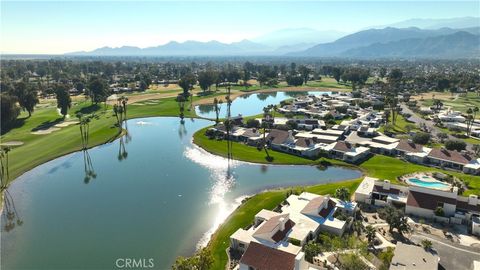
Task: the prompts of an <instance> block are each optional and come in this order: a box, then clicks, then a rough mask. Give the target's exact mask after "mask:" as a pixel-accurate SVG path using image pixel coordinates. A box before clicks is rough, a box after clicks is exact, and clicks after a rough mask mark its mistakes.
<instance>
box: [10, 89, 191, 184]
mask: <svg viewBox="0 0 480 270" xmlns="http://www.w3.org/2000/svg"><path fill="white" fill-rule="evenodd" d="M147 103H148V102H147ZM147 103H145V102H143V104H144V105H143V106H138V105H133V104H131V105H128V109H127V117H128V118H129V119H130V118H137V117H149V116H178V113H179V109H178V105H177V102H176V101H175V100H174V98H166V99H160V100H158V103H157V104H147ZM186 107H188V106H187V105H186ZM92 108H94V107H92V105H91V103H90V102H79V103H78V104H76V105H75V106H73V107H72V108H71V109H70V111H69V114H70V115H72V119H71V120H76V117H75V116H74V115H75V112H76V111H80V110H84V111H85V110H86V111H89V110H90V111H91V110H92ZM95 108H96V110H94V111H95V114H96V115H97V118H96V119H94V120H93V121H92V122H91V124H90V138H89V147H93V146H95V145H99V144H102V143H105V142H108V141H111V140H114V139H116V138H117V136H118V135H119V131H118V128H117V127H116V126H115V123H116V119H115V116H114V115H113V112H112V109H111V107H110V106H107V107H106V109H105V107H104V106H103V105H99V106H98V107H95ZM192 116H195V112H194V111H188V110H185V117H192ZM19 118H20V120H21V121H24V124H23V125H22V126H20V127H18V128H14V129H12V130H10V131H9V132H8V133H6V134H5V135H2V136H1V140H2V142H8V141H14V140H15V141H22V142H24V145H22V146H19V147H13V149H12V151H10V153H9V172H10V178H9V181H12V180H14V179H15V178H16V177H18V176H20V175H21V174H22V173H24V172H26V171H28V170H30V169H32V168H34V167H36V166H38V165H40V164H42V163H45V162H47V161H49V160H52V159H54V158H57V157H59V156H62V155H65V154H68V153H71V152H74V151H78V150H81V138H80V131H79V126H78V125H71V126H68V127H64V128H61V129H60V130H57V131H54V132H52V133H50V134H45V135H35V134H32V133H31V132H32V129H34V128H38V127H39V126H40V125H44V124H46V123H50V124H51V123H55V121H60V120H61V116H59V115H58V113H57V110H56V108H55V106H48V107H44V108H38V109H37V110H36V111H35V112H34V113H33V115H32V116H31V117H30V118H27V115H26V114H24V113H22V115H21V116H20V117H19Z"/></svg>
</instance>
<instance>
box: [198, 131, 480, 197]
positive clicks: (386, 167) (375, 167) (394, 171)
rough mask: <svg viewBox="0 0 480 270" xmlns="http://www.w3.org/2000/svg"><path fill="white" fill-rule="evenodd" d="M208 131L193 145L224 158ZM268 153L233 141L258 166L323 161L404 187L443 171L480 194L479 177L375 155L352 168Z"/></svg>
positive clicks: (237, 155)
mask: <svg viewBox="0 0 480 270" xmlns="http://www.w3.org/2000/svg"><path fill="white" fill-rule="evenodd" d="M207 128H208V127H207ZM207 128H203V129H200V130H198V131H197V132H195V134H194V135H193V142H194V143H195V144H196V145H197V146H199V147H201V148H202V149H204V150H205V151H207V152H210V153H212V154H215V155H220V156H223V157H226V156H227V153H226V149H227V147H226V142H225V141H217V140H211V139H209V138H208V137H207V136H205V134H204V133H205V130H206V129H207ZM269 154H270V156H272V157H274V159H273V161H272V162H269V161H267V159H266V157H267V156H266V153H265V152H264V151H263V150H262V151H259V150H258V149H257V148H256V147H252V146H247V145H245V144H243V143H239V142H233V158H234V159H237V160H241V161H246V162H252V163H261V164H294V165H300V164H301V165H316V164H319V163H320V162H321V161H322V160H323V161H328V162H330V163H331V164H332V165H334V166H346V167H350V168H353V169H357V170H360V171H362V172H363V173H364V174H365V175H368V176H371V177H376V178H379V179H388V180H390V181H392V183H394V184H401V185H405V183H403V182H400V181H399V180H398V178H399V177H400V176H402V175H405V174H409V173H414V172H443V173H446V174H450V175H453V176H456V177H458V178H459V179H462V180H464V181H467V182H468V183H469V186H470V189H468V190H466V191H465V192H464V194H463V195H464V196H468V195H470V194H480V177H478V176H474V175H469V174H464V173H460V172H455V171H447V170H442V169H438V168H434V167H427V166H423V165H419V164H414V163H409V162H406V161H403V160H400V159H398V158H395V157H390V156H383V155H374V156H373V157H371V158H370V159H368V160H366V161H364V162H363V163H361V164H359V165H353V164H349V163H345V162H343V161H339V160H335V159H329V158H319V159H306V158H302V157H299V156H294V155H290V154H286V153H281V152H277V151H272V150H269Z"/></svg>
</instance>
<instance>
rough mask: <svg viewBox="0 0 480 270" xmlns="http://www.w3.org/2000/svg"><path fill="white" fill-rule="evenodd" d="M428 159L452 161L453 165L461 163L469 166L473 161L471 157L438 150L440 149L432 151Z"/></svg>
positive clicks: (455, 152)
mask: <svg viewBox="0 0 480 270" xmlns="http://www.w3.org/2000/svg"><path fill="white" fill-rule="evenodd" d="M428 157H431V158H435V159H440V160H446V161H451V162H453V163H459V164H468V163H469V162H470V160H471V159H472V158H471V157H469V156H466V155H462V153H460V152H457V151H450V150H446V149H438V148H434V149H432V151H430V153H429V154H428Z"/></svg>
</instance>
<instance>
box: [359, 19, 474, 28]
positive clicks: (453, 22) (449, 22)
mask: <svg viewBox="0 0 480 270" xmlns="http://www.w3.org/2000/svg"><path fill="white" fill-rule="evenodd" d="M479 25H480V18H479V17H459V18H448V19H419V18H415V19H409V20H405V21H401V22H396V23H392V24H387V25H380V26H370V27H368V28H366V29H370V28H377V29H381V28H385V27H395V28H409V27H417V28H421V29H440V28H471V27H478V26H479ZM366 29H364V30H366Z"/></svg>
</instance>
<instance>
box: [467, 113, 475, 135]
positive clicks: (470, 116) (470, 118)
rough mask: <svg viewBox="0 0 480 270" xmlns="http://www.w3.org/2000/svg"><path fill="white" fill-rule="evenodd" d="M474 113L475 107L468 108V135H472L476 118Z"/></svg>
mask: <svg viewBox="0 0 480 270" xmlns="http://www.w3.org/2000/svg"><path fill="white" fill-rule="evenodd" d="M473 113H474V111H473V109H472V108H468V110H467V135H470V132H471V129H472V125H473V121H474V120H475V119H474V117H473V115H472V114H473Z"/></svg>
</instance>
